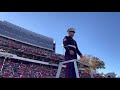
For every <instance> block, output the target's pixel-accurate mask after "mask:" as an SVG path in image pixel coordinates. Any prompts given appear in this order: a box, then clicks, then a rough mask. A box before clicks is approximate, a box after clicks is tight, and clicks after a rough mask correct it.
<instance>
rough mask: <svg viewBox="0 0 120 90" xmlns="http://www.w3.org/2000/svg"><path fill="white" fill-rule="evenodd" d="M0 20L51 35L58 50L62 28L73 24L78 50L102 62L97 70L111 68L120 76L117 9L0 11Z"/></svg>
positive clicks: (62, 32)
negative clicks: (103, 65)
mask: <svg viewBox="0 0 120 90" xmlns="http://www.w3.org/2000/svg"><path fill="white" fill-rule="evenodd" d="M0 20H6V21H9V22H11V23H13V24H16V25H18V26H21V27H24V28H26V29H28V30H31V31H33V32H37V33H39V34H43V35H46V36H49V37H52V38H53V39H54V40H55V42H56V52H57V53H61V54H63V53H64V49H63V47H62V40H63V38H64V36H65V35H67V32H66V31H67V29H68V28H70V27H74V28H76V33H75V36H74V39H75V40H76V41H77V43H78V47H79V50H80V51H81V52H82V54H83V55H84V54H91V55H94V56H96V57H99V58H100V59H102V60H103V61H104V62H105V64H106V69H101V70H99V72H104V73H108V72H115V73H116V74H117V76H120V60H119V59H120V40H119V39H120V13H119V12H0Z"/></svg>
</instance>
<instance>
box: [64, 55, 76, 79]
mask: <svg viewBox="0 0 120 90" xmlns="http://www.w3.org/2000/svg"><path fill="white" fill-rule="evenodd" d="M65 59H66V61H69V60H72V59H77V57H76V55H73V56H66V57H65ZM65 74H66V75H65V76H66V78H76V73H75V68H74V63H73V62H70V63H67V64H66V72H65Z"/></svg>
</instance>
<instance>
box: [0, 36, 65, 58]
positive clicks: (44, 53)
mask: <svg viewBox="0 0 120 90" xmlns="http://www.w3.org/2000/svg"><path fill="white" fill-rule="evenodd" d="M0 45H4V46H6V47H9V48H12V49H16V50H18V51H21V52H24V53H28V54H32V55H34V54H35V55H41V56H45V57H47V58H50V59H54V60H64V56H63V55H61V54H56V53H54V52H51V51H48V50H45V49H40V48H35V47H33V46H29V45H25V44H23V43H20V42H16V41H13V40H10V39H5V38H2V37H0Z"/></svg>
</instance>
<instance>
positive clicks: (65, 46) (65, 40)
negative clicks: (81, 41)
mask: <svg viewBox="0 0 120 90" xmlns="http://www.w3.org/2000/svg"><path fill="white" fill-rule="evenodd" d="M68 44H69V42H68V40H67V36H65V37H64V39H63V46H64V48H65V49H66V51H69V48H68V46H67V45H68Z"/></svg>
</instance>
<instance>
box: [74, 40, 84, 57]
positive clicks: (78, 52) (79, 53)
mask: <svg viewBox="0 0 120 90" xmlns="http://www.w3.org/2000/svg"><path fill="white" fill-rule="evenodd" d="M75 44H76V51H77V54H78V55H79V56H81V55H82V53H81V52H80V51H79V49H78V46H77V42H76V41H75Z"/></svg>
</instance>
